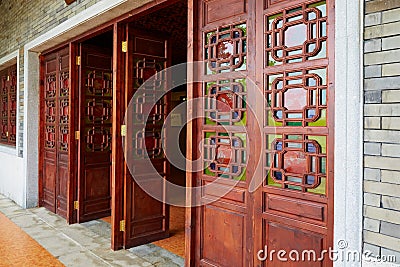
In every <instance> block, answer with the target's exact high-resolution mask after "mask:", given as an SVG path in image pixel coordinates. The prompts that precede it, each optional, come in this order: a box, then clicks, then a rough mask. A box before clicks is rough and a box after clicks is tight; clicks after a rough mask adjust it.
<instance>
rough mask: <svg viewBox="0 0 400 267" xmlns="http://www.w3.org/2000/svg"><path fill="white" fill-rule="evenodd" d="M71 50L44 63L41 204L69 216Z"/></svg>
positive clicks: (47, 59)
mask: <svg viewBox="0 0 400 267" xmlns="http://www.w3.org/2000/svg"><path fill="white" fill-rule="evenodd" d="M69 60H70V56H69V48H68V47H67V48H64V49H62V50H59V51H57V52H53V53H50V54H47V55H44V56H43V57H42V60H41V92H40V105H41V108H40V137H39V138H40V157H39V158H40V163H39V176H40V177H39V183H40V188H39V194H40V195H39V205H40V206H43V207H46V208H47V209H49V210H51V211H52V212H54V213H57V214H59V215H61V216H62V217H65V218H66V217H67V209H68V201H69V198H68V192H69V191H68V186H69V178H70V174H69V151H70V149H71V147H70V146H71V144H70V130H71V129H70V128H71V125H70V114H69V113H70V110H71V106H72V105H71V102H70V97H71V94H70V93H71V90H70V77H69V76H70V70H69V65H70V64H69Z"/></svg>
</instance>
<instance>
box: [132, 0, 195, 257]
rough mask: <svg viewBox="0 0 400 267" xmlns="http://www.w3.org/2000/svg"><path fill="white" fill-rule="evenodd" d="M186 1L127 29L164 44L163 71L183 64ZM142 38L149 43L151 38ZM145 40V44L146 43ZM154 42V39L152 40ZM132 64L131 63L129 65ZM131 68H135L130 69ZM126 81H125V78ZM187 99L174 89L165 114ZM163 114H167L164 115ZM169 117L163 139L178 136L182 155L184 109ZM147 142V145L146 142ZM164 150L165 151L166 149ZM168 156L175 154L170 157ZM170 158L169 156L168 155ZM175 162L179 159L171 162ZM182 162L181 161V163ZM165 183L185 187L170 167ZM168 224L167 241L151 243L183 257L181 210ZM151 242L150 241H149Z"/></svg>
mask: <svg viewBox="0 0 400 267" xmlns="http://www.w3.org/2000/svg"><path fill="white" fill-rule="evenodd" d="M187 8H188V7H187V1H177V2H175V3H174V4H171V5H169V6H166V7H164V8H161V9H158V10H156V11H154V12H151V13H148V14H145V15H143V16H140V17H138V18H136V19H135V20H134V21H132V22H130V23H129V25H128V27H129V28H130V29H133V30H134V31H139V32H140V34H142V33H145V35H146V34H152V35H153V36H154V37H161V36H163V37H164V38H166V39H167V40H168V41H167V42H168V44H167V46H168V49H167V50H168V52H167V53H166V54H167V55H169V57H170V58H167V62H169V63H168V64H167V65H166V67H169V66H173V65H177V64H181V63H185V62H187V40H188V38H187V31H188V29H187V25H188V13H187ZM146 38H149V39H151V38H152V37H151V36H147V37H146ZM149 39H147V40H149ZM134 40H135V41H134V42H135V44H137V45H139V44H140V43H139V42H140V39H139V38H136V39H134ZM154 40H155V39H154ZM134 51H135V53H137V54H140V55H136V56H135V57H137V58H138V59H139V58H140V60H142V57H143V58H144V57H147V59H150V60H157V59H156V58H157V57H154V56H149V54H147V55H146V56H144V53H143V54H141V52H139V53H138V52H137V51H136V50H134ZM133 62H135V60H134V61H133ZM133 68H135V67H133ZM128 79H129V77H128ZM186 98H187V87H186V86H179V87H177V88H174V90H173V91H172V92H171V94H170V95H169V96H168V102H169V103H168V104H167V106H168V108H167V109H168V111H171V110H173V109H174V108H175V107H176V106H178V105H180V104H184V103H185V102H186ZM168 111H167V112H168ZM173 115H174V116H175V118H176V120H175V122H174V124H173V125H171V127H170V128H169V131H168V132H167V135H169V136H179V146H180V148H179V149H180V150H181V151H180V152H181V153H182V154H183V155H186V128H185V127H182V126H184V125H185V121H186V112H185V111H184V109H179V112H178V111H173ZM146 142H147V141H146ZM166 149H167V150H168V147H167V148H166ZM169 154H172V156H173V154H178V153H174V152H173V151H172V153H169ZM169 156H170V155H169ZM174 160H175V162H176V161H179V159H174ZM181 160H183V161H184V159H181ZM179 165H180V166H184V162H183V163H181V162H179ZM165 179H166V180H168V181H169V182H171V183H174V184H177V185H180V186H185V185H186V172H185V170H182V169H180V168H178V167H176V166H174V165H173V164H169V168H168V172H167V174H166V176H165ZM132 201H133V205H135V204H139V205H140V203H135V202H137V201H138V200H137V199H133V200H132ZM167 220H168V222H166V223H165V224H167V225H168V224H169V229H168V230H169V234H168V237H167V238H164V239H161V240H157V241H153V244H155V245H157V246H160V247H162V248H164V249H166V250H169V251H170V252H172V253H174V254H176V255H178V256H181V257H184V256H185V229H184V228H185V208H183V207H173V206H170V207H169V218H168V217H167ZM150 239H152V238H150Z"/></svg>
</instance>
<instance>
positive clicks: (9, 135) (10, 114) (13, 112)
mask: <svg viewBox="0 0 400 267" xmlns="http://www.w3.org/2000/svg"><path fill="white" fill-rule="evenodd" d="M0 82H1V84H0V86H1V87H0V142H1V143H4V144H8V145H15V144H16V137H17V136H16V128H17V127H16V122H17V72H16V65H14V66H12V67H10V68H7V69H5V70H3V71H1V73H0Z"/></svg>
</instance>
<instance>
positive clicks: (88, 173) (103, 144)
mask: <svg viewBox="0 0 400 267" xmlns="http://www.w3.org/2000/svg"><path fill="white" fill-rule="evenodd" d="M111 54H112V51H107V50H103V49H101V48H97V47H94V46H89V45H85V44H81V46H80V58H81V62H80V73H79V76H80V90H79V107H80V111H79V114H80V115H79V120H80V121H79V136H78V137H77V138H79V151H78V153H79V167H78V168H79V176H78V202H79V212H78V222H84V221H89V220H93V219H98V218H102V217H107V216H110V215H111V186H110V184H111V176H110V175H111V133H112V93H113V88H112V56H111Z"/></svg>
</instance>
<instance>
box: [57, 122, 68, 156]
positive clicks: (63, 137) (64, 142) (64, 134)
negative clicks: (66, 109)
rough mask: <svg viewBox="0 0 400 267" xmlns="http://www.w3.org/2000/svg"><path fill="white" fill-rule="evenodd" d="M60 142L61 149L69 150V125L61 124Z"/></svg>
mask: <svg viewBox="0 0 400 267" xmlns="http://www.w3.org/2000/svg"><path fill="white" fill-rule="evenodd" d="M58 140H59V142H60V147H59V149H60V151H62V152H68V143H69V127H68V126H61V127H60V130H59V138H58Z"/></svg>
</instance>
